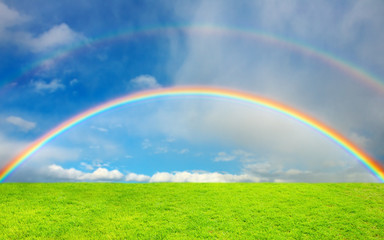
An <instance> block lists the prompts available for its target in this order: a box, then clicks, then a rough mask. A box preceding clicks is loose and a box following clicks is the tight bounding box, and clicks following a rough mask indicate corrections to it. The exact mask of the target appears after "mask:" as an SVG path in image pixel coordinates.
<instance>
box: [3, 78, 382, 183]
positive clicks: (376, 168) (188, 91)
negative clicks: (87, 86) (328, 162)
mask: <svg viewBox="0 0 384 240" xmlns="http://www.w3.org/2000/svg"><path fill="white" fill-rule="evenodd" d="M186 96H191V97H200V98H201V97H204V98H218V99H224V100H232V101H237V102H241V103H248V104H254V105H258V106H260V107H264V108H267V109H270V110H273V111H275V112H278V113H281V114H283V115H286V116H288V117H291V118H293V119H295V120H297V121H299V122H301V123H303V124H305V125H307V126H309V127H310V128H312V129H314V130H316V131H318V132H320V133H321V134H323V135H324V136H326V137H327V138H329V139H330V140H332V141H333V142H335V143H336V144H338V145H339V146H340V147H342V148H343V149H345V150H346V151H347V152H348V153H350V154H351V155H352V156H354V157H355V158H356V159H358V160H359V161H360V162H361V163H362V164H363V165H364V166H365V167H366V168H367V169H368V170H370V171H371V172H372V173H373V174H374V175H375V176H376V177H377V178H378V179H379V180H380V181H382V182H384V168H383V166H381V165H380V164H379V163H378V162H377V161H376V160H375V159H373V158H372V157H370V156H369V155H368V154H367V153H365V152H364V151H363V150H361V149H360V148H359V147H358V146H356V145H355V144H353V143H352V142H351V141H350V140H348V139H347V138H346V137H344V136H343V135H342V134H340V133H338V132H337V131H336V130H334V129H332V128H330V127H328V126H326V125H325V124H323V123H321V122H320V121H318V120H316V119H314V118H312V117H310V116H308V115H306V114H304V113H302V112H300V111H298V110H296V109H294V108H292V107H289V106H286V105H284V104H282V103H279V102H276V101H274V100H271V99H266V98H264V97H260V96H255V95H252V94H248V93H244V92H240V91H234V90H229V89H223V88H213V87H203V86H200V87H174V88H162V89H157V90H149V91H143V92H138V93H135V94H132V95H127V96H124V97H120V98H117V99H114V100H111V101H108V102H106V103H103V104H101V105H98V106H96V107H94V108H91V109H89V110H87V111H85V112H83V113H80V114H78V115H76V116H74V117H72V118H70V119H68V120H67V121H65V122H63V123H61V124H60V125H58V126H57V127H55V128H54V129H52V130H51V131H49V132H48V133H46V134H45V135H43V136H42V137H41V138H39V139H38V140H36V141H35V142H33V143H32V144H31V145H30V146H29V147H27V148H26V149H25V150H24V151H22V152H21V153H20V154H19V155H17V156H16V157H15V158H14V159H12V160H11V161H10V162H9V163H8V164H7V165H6V166H5V167H4V168H3V169H1V171H0V182H3V181H4V180H5V179H6V178H7V177H8V176H9V175H10V174H11V173H12V172H13V171H15V170H16V169H17V167H18V166H20V165H21V164H22V163H23V162H25V161H26V160H27V159H28V158H29V157H30V156H31V155H32V154H34V153H35V152H36V151H37V150H39V149H40V148H42V147H43V146H44V145H45V144H47V143H48V142H49V141H51V140H52V139H54V138H55V137H57V136H59V135H60V134H62V133H63V132H65V131H66V130H68V129H70V128H72V127H74V126H76V125H77V124H79V123H81V122H83V121H85V120H87V119H89V118H91V117H93V116H95V115H97V114H100V113H102V112H105V111H108V110H110V109H113V108H117V107H119V106H122V105H125V104H131V103H135V102H140V101H147V100H156V99H160V98H171V97H186Z"/></svg>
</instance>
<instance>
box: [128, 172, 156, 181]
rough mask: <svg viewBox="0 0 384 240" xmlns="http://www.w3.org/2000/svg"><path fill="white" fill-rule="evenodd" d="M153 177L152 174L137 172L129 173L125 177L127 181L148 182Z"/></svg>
mask: <svg viewBox="0 0 384 240" xmlns="http://www.w3.org/2000/svg"><path fill="white" fill-rule="evenodd" d="M150 179H151V177H150V176H147V175H143V174H136V173H129V174H128V175H127V176H126V177H125V181H127V182H148V181H149V180H150Z"/></svg>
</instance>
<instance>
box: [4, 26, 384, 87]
mask: <svg viewBox="0 0 384 240" xmlns="http://www.w3.org/2000/svg"><path fill="white" fill-rule="evenodd" d="M172 31H182V32H184V33H192V34H193V33H199V34H211V35H230V36H238V37H242V38H246V39H254V40H257V41H262V42H265V43H268V44H272V45H274V46H277V47H281V48H285V49H289V50H292V51H295V52H298V53H300V54H303V55H305V56H309V57H311V58H314V59H318V60H320V61H322V62H324V63H326V64H328V65H330V66H332V67H334V68H336V69H338V70H340V71H342V72H344V73H345V74H348V75H349V76H351V77H353V79H356V80H358V81H360V82H362V83H363V84H364V85H366V86H368V87H369V88H371V89H373V90H375V91H378V92H379V93H380V94H384V82H382V81H381V80H380V79H379V78H378V77H376V76H374V75H372V74H371V73H368V72H367V71H365V70H364V69H362V68H359V67H358V66H356V65H354V64H352V63H350V62H348V61H346V60H344V59H341V58H339V57H337V56H335V55H333V54H331V53H329V52H326V51H323V50H321V49H318V48H315V47H313V46H310V45H308V44H306V43H304V42H299V41H296V40H293V39H288V38H284V37H281V36H276V35H273V34H270V33H267V32H262V31H258V30H256V29H250V28H240V27H230V26H215V25H207V24H201V25H182V24H178V25H172V26H147V27H141V28H138V29H128V30H121V31H116V32H112V33H110V34H106V35H102V36H99V37H96V38H93V39H88V40H87V41H83V42H78V43H76V44H73V45H71V46H69V47H67V48H64V49H60V50H58V51H56V52H54V53H52V54H50V55H48V56H45V58H43V59H41V60H40V61H37V62H34V63H33V64H31V65H29V66H26V67H25V68H24V69H21V72H19V73H17V74H15V75H14V76H12V77H10V79H8V81H7V82H8V85H6V86H5V88H7V87H12V86H13V84H12V83H13V81H15V80H17V79H20V78H22V77H23V76H26V75H28V74H30V73H33V72H34V71H36V70H37V69H39V67H41V66H44V65H45V64H46V63H47V62H51V61H52V60H57V59H61V58H63V57H66V56H68V55H71V54H76V52H80V51H81V50H82V49H86V48H88V47H90V46H97V45H99V44H103V43H107V42H109V41H113V40H115V39H121V38H127V39H129V38H131V37H136V36H140V35H144V36H145V35H150V34H160V33H164V34H166V33H169V32H172ZM0 90H2V89H0Z"/></svg>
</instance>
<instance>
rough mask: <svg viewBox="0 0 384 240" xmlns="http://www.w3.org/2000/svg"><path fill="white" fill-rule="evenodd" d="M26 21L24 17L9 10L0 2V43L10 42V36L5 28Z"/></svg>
mask: <svg viewBox="0 0 384 240" xmlns="http://www.w3.org/2000/svg"><path fill="white" fill-rule="evenodd" d="M25 21H26V17H25V16H22V15H21V14H20V13H19V12H17V11H16V10H14V9H10V8H9V7H8V6H7V5H5V4H4V3H3V2H0V42H1V41H4V40H10V39H11V38H12V36H10V35H12V34H11V33H10V32H9V30H7V28H9V27H12V26H15V25H18V24H20V23H23V22H25Z"/></svg>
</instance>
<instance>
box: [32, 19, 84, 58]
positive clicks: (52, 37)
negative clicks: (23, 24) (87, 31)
mask: <svg viewBox="0 0 384 240" xmlns="http://www.w3.org/2000/svg"><path fill="white" fill-rule="evenodd" d="M83 40H85V37H84V36H83V35H82V34H79V33H77V32H75V31H73V30H72V29H71V28H70V27H69V26H68V25H67V24H65V23H62V24H60V25H56V26H53V27H52V28H51V29H49V30H48V31H46V32H44V33H42V34H41V35H39V36H37V37H36V38H32V37H30V39H28V40H27V41H28V42H27V44H28V45H29V46H30V47H31V49H32V51H34V52H43V51H47V50H53V49H55V48H58V47H62V46H67V45H70V44H72V43H75V42H78V41H83Z"/></svg>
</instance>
